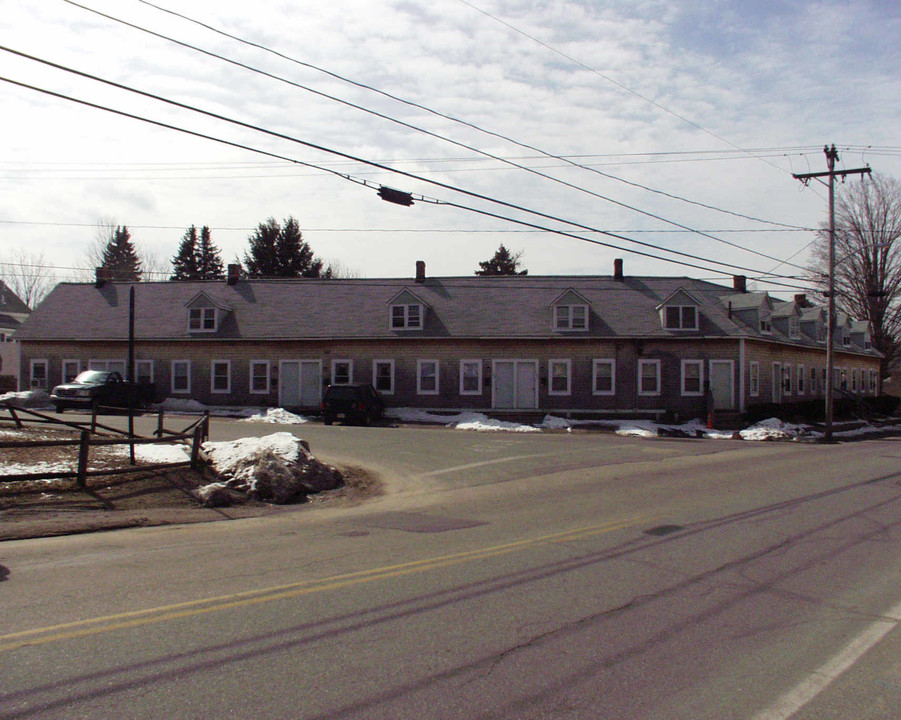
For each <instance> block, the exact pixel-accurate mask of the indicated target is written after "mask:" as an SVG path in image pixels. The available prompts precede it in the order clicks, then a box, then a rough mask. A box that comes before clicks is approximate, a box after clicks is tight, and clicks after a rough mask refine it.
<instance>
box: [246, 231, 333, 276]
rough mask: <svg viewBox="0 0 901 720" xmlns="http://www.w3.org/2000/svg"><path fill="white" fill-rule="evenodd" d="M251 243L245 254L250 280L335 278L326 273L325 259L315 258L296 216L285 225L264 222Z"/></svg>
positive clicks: (255, 232) (327, 271)
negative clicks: (254, 278) (251, 278)
mask: <svg viewBox="0 0 901 720" xmlns="http://www.w3.org/2000/svg"><path fill="white" fill-rule="evenodd" d="M248 243H249V246H250V247H249V251H248V252H245V253H244V269H245V270H246V272H247V275H248V277H307V278H318V277H331V274H330V272H329V270H326V271H325V272H323V269H322V264H323V263H322V260H319V259H317V258H315V257H314V255H313V250H312V249H311V248H310V246H309V245H308V244H307V243H306V241H304V239H303V235H302V233H301V232H300V226H299V225H298V223H297V220H295V219H294V218H293V217H288V218H287V219H286V220H285V222H284V226H281V225H279V224H278V222H277V221H276V220H275V218H269V219H268V220H267V221H266V222H265V223H260V224H259V225H258V226H257V229H256V230H255V231H254V233H253V235H251V236H250V237H249V238H248Z"/></svg>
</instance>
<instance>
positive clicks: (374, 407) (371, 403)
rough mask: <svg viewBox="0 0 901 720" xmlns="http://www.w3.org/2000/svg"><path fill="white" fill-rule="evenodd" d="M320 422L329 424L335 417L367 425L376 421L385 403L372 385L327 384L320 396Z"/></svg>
mask: <svg viewBox="0 0 901 720" xmlns="http://www.w3.org/2000/svg"><path fill="white" fill-rule="evenodd" d="M321 409H322V422H324V423H325V424H326V425H331V424H332V423H333V422H335V420H336V419H337V418H339V417H340V418H344V420H345V422H358V423H359V424H360V425H369V424H370V423H373V422H378V421H379V420H380V419H381V417H382V413H383V412H384V410H385V403H384V402H383V401H382V396H381V395H379V392H378V390H376V389H375V388H374V387H372V385H329V386H328V387H327V388H326V389H325V394H324V395H323V396H322V405H321Z"/></svg>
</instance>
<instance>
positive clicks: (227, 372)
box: [210, 360, 232, 394]
mask: <svg viewBox="0 0 901 720" xmlns="http://www.w3.org/2000/svg"><path fill="white" fill-rule="evenodd" d="M231 389H232V363H231V360H213V361H212V362H211V363H210V392H213V393H217V394H225V393H230V392H231Z"/></svg>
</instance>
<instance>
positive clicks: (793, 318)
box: [788, 315, 801, 340]
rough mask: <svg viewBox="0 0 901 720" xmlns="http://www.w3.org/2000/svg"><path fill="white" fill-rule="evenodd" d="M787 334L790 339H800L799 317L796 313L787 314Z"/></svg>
mask: <svg viewBox="0 0 901 720" xmlns="http://www.w3.org/2000/svg"><path fill="white" fill-rule="evenodd" d="M788 336H789V337H790V338H791V339H792V340H800V339H801V318H799V317H798V316H797V315H789V317H788Z"/></svg>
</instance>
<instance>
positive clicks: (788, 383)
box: [782, 365, 793, 395]
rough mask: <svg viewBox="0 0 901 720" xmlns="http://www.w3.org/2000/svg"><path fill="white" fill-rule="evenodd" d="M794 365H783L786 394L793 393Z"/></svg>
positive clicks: (783, 388) (783, 390)
mask: <svg viewBox="0 0 901 720" xmlns="http://www.w3.org/2000/svg"><path fill="white" fill-rule="evenodd" d="M792 385H793V383H792V366H791V365H783V366H782V393H783V394H784V395H791V394H792Z"/></svg>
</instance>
